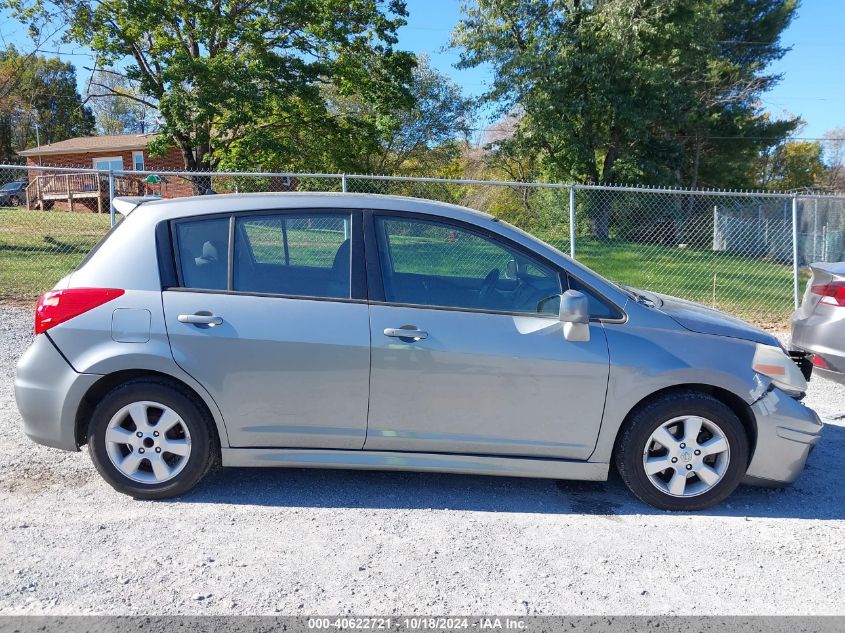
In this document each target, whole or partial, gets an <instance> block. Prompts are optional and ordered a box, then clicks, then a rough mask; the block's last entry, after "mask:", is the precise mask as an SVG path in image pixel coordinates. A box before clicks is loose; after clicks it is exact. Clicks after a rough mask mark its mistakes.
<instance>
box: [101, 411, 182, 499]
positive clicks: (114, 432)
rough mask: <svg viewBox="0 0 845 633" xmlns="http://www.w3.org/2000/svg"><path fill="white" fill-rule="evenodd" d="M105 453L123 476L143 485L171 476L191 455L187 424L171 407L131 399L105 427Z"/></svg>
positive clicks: (174, 474) (177, 471)
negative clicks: (131, 401)
mask: <svg viewBox="0 0 845 633" xmlns="http://www.w3.org/2000/svg"><path fill="white" fill-rule="evenodd" d="M105 443H106V452H107V453H108V456H109V459H110V460H111V463H112V465H113V466H114V467H115V468H116V469H117V470H118V471H119V472H120V473H121V474H122V475H123V476H125V477H128V478H129V479H131V480H132V481H136V482H139V483H145V484H160V483H164V482H166V481H169V480H171V479H173V478H174V477H175V476H176V475H178V474H179V473H180V472H182V470H183V469H184V468H185V465H186V464H187V463H188V459H189V458H190V456H191V434H190V432H189V431H188V426H187V425H186V424H185V422H184V421H183V420H182V418H181V417H179V414H178V413H176V412H175V411H174V410H173V409H171V408H170V407H167V406H165V405H163V404H160V403H158V402H151V401H141V402H133V403H131V404H128V405H126V406H125V407H123V408H121V409H120V410H119V411H118V412H117V413H115V414H114V415H113V416H112V418H111V420H109V423H108V425H107V427H106V433H105Z"/></svg>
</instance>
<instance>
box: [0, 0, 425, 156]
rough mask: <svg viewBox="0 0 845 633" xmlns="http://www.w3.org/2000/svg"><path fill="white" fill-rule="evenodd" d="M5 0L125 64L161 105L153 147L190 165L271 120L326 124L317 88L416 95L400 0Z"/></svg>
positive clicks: (107, 60)
mask: <svg viewBox="0 0 845 633" xmlns="http://www.w3.org/2000/svg"><path fill="white" fill-rule="evenodd" d="M4 2H5V4H6V6H9V7H12V8H13V9H14V10H15V11H16V12H17V13H18V15H22V16H24V18H26V17H29V16H31V15H33V14H37V13H38V11H39V9H40V10H41V12H43V13H46V14H52V15H55V14H61V15H66V16H68V18H69V27H68V33H67V37H68V38H69V39H70V40H73V41H76V42H79V43H82V44H85V45H87V46H89V47H90V48H91V49H92V50H93V51H94V52H95V53H96V54H97V55H98V58H99V60H100V63H101V64H105V65H107V66H111V67H120V68H125V75H126V78H127V79H128V80H129V81H131V82H133V83H136V84H137V85H138V87H139V94H140V96H141V97H142V98H143V101H144V102H145V103H146V104H147V105H149V106H150V107H154V108H156V109H157V110H158V111H159V112H160V114H161V117H162V119H163V125H162V128H161V130H160V132H161V134H160V137H159V139H158V141H157V143H156V144H154V146H153V151H158V152H161V151H163V150H164V148H165V146H166V145H167V144H168V143H172V144H175V145H176V146H177V147H178V148H179V149H180V150H181V152H182V155H183V159H184V162H185V167H186V168H188V169H208V168H213V167H215V166H217V165H218V164H219V162H220V160H221V159H222V158H223V157H225V156H227V155H228V154H229V151H230V148H231V147H232V146H233V145H236V144H237V143H239V142H245V139H247V138H248V137H249V135H250V133H254V132H257V131H260V130H261V127H262V125H263V123H262V122H264V121H268V126H272V125H276V126H278V125H282V126H284V125H288V126H292V125H302V124H305V125H308V124H309V123H310V122H311V121H314V120H317V122H319V123H322V122H323V119H324V118H325V111H324V108H323V107H322V104H321V99H320V86H321V85H330V86H333V87H334V88H335V89H336V90H338V91H339V93H340V94H342V95H350V94H359V95H361V96H362V98H364V99H366V100H368V101H371V102H374V103H377V104H387V103H396V104H406V103H409V101H410V98H409V95H408V91H407V88H406V84H407V82H408V78H409V75H410V71H411V68H412V66H413V63H414V62H413V56H412V55H410V54H408V53H403V52H398V51H396V50H394V48H393V46H394V44H395V43H396V29H397V28H399V26H401V25H402V24H404V19H403V17H404V15H405V14H406V13H405V7H404V2H402V0H387V1H386V2H381V1H379V0H262V1H259V2H252V1H247V0H145V1H143V2H136V1H134V0H4ZM306 129H308V128H306ZM320 131H321V126H320V125H317V126H316V128H315V130H314V132H315V133H320ZM296 136H297V135H296V134H293V135H291V136H290V137H289V139H290V140H289V141H288V148H289V149H291V150H294V149H296V142H297V138H296ZM251 143H252V145H255V140H254V139H253V140H252V141H251ZM248 144H249V143H248ZM259 149H261V148H259ZM264 149H266V148H264Z"/></svg>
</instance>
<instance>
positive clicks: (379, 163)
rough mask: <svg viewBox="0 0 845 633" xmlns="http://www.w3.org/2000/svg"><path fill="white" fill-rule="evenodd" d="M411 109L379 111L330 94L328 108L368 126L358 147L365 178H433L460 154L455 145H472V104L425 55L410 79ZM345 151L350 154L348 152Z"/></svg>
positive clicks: (392, 107)
mask: <svg viewBox="0 0 845 633" xmlns="http://www.w3.org/2000/svg"><path fill="white" fill-rule="evenodd" d="M410 96H411V101H410V104H409V105H407V106H404V107H402V105H403V104H399V106H400V107H396V104H387V106H388V107H387V108H384V107H379V106H378V104H373V103H370V102H367V101H365V100H364V99H362V98H361V97H360V96H358V95H354V96H352V97H344V96H343V95H341V94H340V93H339V92H338V91H336V90H332V89H329V90H327V91H326V97H327V101H328V109H329V111H330V112H332V113H333V114H334V115H335V116H336V117H338V118H339V119H341V120H345V121H355V122H356V123H357V125H358V129H359V130H360V129H361V128H362V127H368V128H369V133H370V138H368V139H367V140H366V141H365V142H364V143H362V144H361V145H360V147H359V148H358V156H357V160H356V162H357V164H358V165H359V167H358V169H359V170H362V171H365V172H366V173H389V174H394V173H415V172H423V173H425V174H426V175H432V174H434V173H436V172H437V170H438V167H439V166H443V165H446V164H447V163H449V162H450V161H452V160H453V159H454V158H456V157H457V156H458V155H459V154H460V146H459V144H458V143H457V142H456V141H459V140H463V141H464V142H466V141H467V139H468V138H469V135H470V132H471V127H472V110H473V108H472V104H471V101H470V100H469V99H467V98H466V97H464V96H463V94H462V92H461V88H460V87H459V86H458V85H457V84H456V83H455V82H454V81H452V79H450V78H449V77H448V76H447V75H444V74H443V73H441V72H439V71H437V70H435V69H433V68H432V67H431V66H430V64H429V60H428V56H426V55H421V56H420V57H419V58H418V60H417V65H416V67H415V68H414V70H413V72H412V75H411V84H410ZM344 151H346V150H344Z"/></svg>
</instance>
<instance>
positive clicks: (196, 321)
mask: <svg viewBox="0 0 845 633" xmlns="http://www.w3.org/2000/svg"><path fill="white" fill-rule="evenodd" d="M176 318H177V319H179V323H191V324H193V325H220V324H221V323H223V319H221V318H220V317H219V316H214V315H213V314H180V315H179V316H177V317H176Z"/></svg>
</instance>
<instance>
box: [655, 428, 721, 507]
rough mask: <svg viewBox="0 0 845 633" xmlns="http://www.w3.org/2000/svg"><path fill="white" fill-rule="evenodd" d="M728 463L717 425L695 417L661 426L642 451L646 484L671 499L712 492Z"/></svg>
mask: <svg viewBox="0 0 845 633" xmlns="http://www.w3.org/2000/svg"><path fill="white" fill-rule="evenodd" d="M730 459H731V452H730V445H729V444H728V441H727V439H726V437H725V434H724V432H723V431H722V429H721V428H719V425H717V424H716V423H715V422H713V421H711V420H708V419H707V418H703V417H700V416H694V415H691V416H681V417H676V418H672V419H671V420H669V421H667V422H664V423H663V424H661V425H660V426H659V427H657V429H655V430H654V432H653V433H652V434H651V436H650V437H649V439H648V441H647V442H646V445H645V448H644V450H643V468H644V469H645V473H646V475H647V476H648V479H649V481H650V482H651V484H652V485H653V486H654V487H656V488H657V489H658V490H660V491H661V492H663V493H665V494H667V495H670V496H672V497H695V496H697V495H701V494H704V493H705V492H707V491H709V490H712V489H713V487H714V486H716V485H717V484H718V483H719V482H720V481H721V480H722V478H723V477H724V476H725V473H726V472H727V470H728V465H729V464H730Z"/></svg>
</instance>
